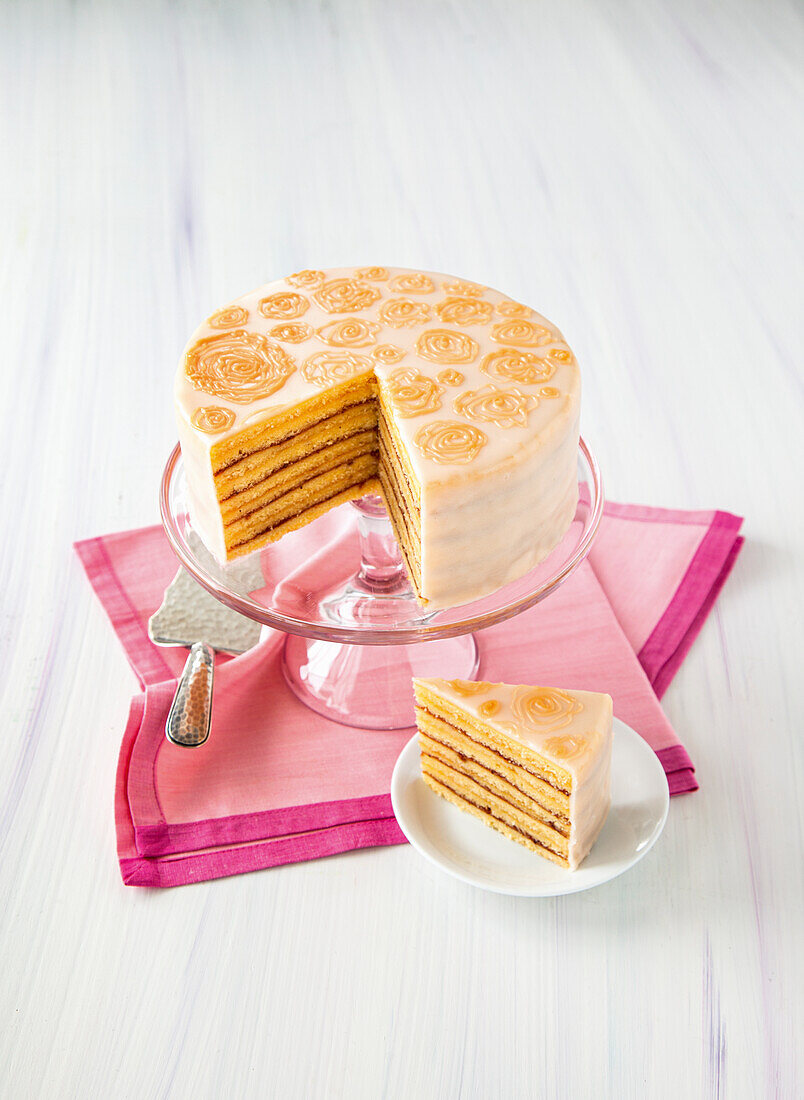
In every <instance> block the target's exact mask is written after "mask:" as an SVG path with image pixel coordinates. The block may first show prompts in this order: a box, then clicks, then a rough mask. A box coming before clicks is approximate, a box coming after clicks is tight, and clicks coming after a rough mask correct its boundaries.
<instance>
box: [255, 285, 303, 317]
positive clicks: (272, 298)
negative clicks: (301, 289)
mask: <svg viewBox="0 0 804 1100" xmlns="http://www.w3.org/2000/svg"><path fill="white" fill-rule="evenodd" d="M259 308H260V313H261V314H262V315H263V317H268V318H272V317H276V319H277V320H278V321H290V320H291V319H292V318H294V317H301V315H302V314H303V313H306V312H307V310H308V309H309V308H310V303H309V301H308V300H307V298H305V297H304V295H303V294H296V293H295V291H293V290H285V291H280V292H279V294H270V295H269V296H268V297H267V298H263V299H262V301H261V302H260V307H259Z"/></svg>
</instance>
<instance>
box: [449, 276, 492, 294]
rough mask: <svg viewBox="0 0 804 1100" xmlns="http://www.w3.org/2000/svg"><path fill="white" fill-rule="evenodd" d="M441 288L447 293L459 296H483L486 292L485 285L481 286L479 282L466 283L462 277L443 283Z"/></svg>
mask: <svg viewBox="0 0 804 1100" xmlns="http://www.w3.org/2000/svg"><path fill="white" fill-rule="evenodd" d="M441 289H442V290H443V291H444V293H445V294H454V295H457V296H458V297H459V298H482V297H483V295H484V294H485V293H486V288H485V287H484V286H479V285H478V284H477V283H466V282H463V281H462V280H461V279H458V280H457V281H456V282H453V283H442V284H441Z"/></svg>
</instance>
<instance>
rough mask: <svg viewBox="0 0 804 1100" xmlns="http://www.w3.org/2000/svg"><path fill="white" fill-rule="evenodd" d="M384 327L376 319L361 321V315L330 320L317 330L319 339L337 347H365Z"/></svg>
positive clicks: (372, 341)
mask: <svg viewBox="0 0 804 1100" xmlns="http://www.w3.org/2000/svg"><path fill="white" fill-rule="evenodd" d="M381 328H382V326H381V325H378V324H376V323H375V322H374V321H361V320H360V318H359V317H345V318H344V319H343V321H330V323H329V324H328V325H322V327H321V328H320V329H317V330H316V335H317V336H318V339H319V340H323V342H324V343H325V344H331V345H332V346H333V347H336V348H365V347H368V346H369V345H370V344H373V343H374V341H375V339H376V337H377V333H378V332H379V331H380V329H381Z"/></svg>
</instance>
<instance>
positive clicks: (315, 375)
mask: <svg viewBox="0 0 804 1100" xmlns="http://www.w3.org/2000/svg"><path fill="white" fill-rule="evenodd" d="M369 370H371V360H370V359H369V358H368V357H367V356H365V355H357V354H356V353H355V352H353V351H319V352H316V354H315V355H311V356H310V357H309V359H305V360H304V363H303V364H302V368H301V372H302V377H303V378H304V379H305V380H306V381H307V382H312V383H313V384H314V385H316V386H321V387H322V388H323V387H324V386H329V385H331V384H332V383H334V382H346V381H347V380H348V379H350V378H355V377H356V376H357V375H358V374H362V373H363V372H364V371H369Z"/></svg>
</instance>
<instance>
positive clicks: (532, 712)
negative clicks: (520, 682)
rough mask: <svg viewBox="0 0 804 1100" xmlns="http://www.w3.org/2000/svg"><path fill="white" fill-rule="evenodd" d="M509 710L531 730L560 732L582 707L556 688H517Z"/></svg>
mask: <svg viewBox="0 0 804 1100" xmlns="http://www.w3.org/2000/svg"><path fill="white" fill-rule="evenodd" d="M511 709H512V710H513V712H514V715H515V717H516V718H518V719H519V721H520V722H523V723H524V724H525V725H526V726H530V727H531V728H532V729H537V730H540V729H543V730H560V729H563V728H564V726H568V725H569V724H570V722H571V721H572V719H573V718H574V717H575V715H576V714H580V713H581V711H582V710H583V705H582V704H581V703H579V702H578V701H577V700H576V699H573V698H572V697H571V696H569V695H567V694H566V693H565V692H563V691H558V690H557V689H556V688H518V689H517V690H516V691H515V692H514V698H513V701H512V703H511Z"/></svg>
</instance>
